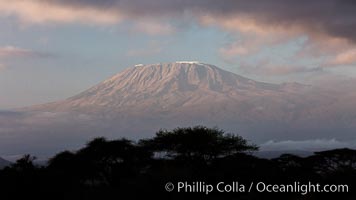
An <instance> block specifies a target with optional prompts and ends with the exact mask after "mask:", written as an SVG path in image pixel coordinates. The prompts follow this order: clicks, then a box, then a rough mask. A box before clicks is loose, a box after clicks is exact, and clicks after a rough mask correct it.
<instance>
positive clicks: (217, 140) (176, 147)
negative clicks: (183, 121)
mask: <svg viewBox="0 0 356 200" xmlns="http://www.w3.org/2000/svg"><path fill="white" fill-rule="evenodd" d="M140 144H141V145H143V146H145V147H147V148H148V149H151V150H152V151H154V152H156V153H157V152H158V153H163V154H166V156H168V157H170V158H174V159H179V158H180V159H188V160H192V159H200V160H206V161H210V160H212V159H215V158H218V157H225V156H229V155H233V154H236V153H240V152H246V151H255V150H257V149H258V147H257V146H255V145H251V144H248V143H247V141H246V140H245V139H243V138H242V137H240V136H238V135H233V134H226V133H225V132H224V131H223V130H219V129H217V128H207V127H203V126H195V127H193V128H190V127H188V128H176V129H174V130H172V131H167V130H160V131H159V132H157V133H156V136H155V137H154V138H152V139H148V140H141V141H140Z"/></svg>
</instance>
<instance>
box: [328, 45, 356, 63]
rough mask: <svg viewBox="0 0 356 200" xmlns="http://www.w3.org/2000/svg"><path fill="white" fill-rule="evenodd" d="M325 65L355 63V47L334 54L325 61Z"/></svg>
mask: <svg viewBox="0 0 356 200" xmlns="http://www.w3.org/2000/svg"><path fill="white" fill-rule="evenodd" d="M325 65H326V66H339V65H356V48H354V49H349V50H346V51H343V52H341V53H339V54H336V56H334V57H333V58H331V59H330V60H328V61H327V62H326V63H325Z"/></svg>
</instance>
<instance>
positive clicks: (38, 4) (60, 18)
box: [0, 0, 120, 24]
mask: <svg viewBox="0 0 356 200" xmlns="http://www.w3.org/2000/svg"><path fill="white" fill-rule="evenodd" d="M88 2H89V1H88ZM0 12H1V15H3V16H4V15H5V16H15V17H17V18H19V19H20V20H21V21H23V22H26V23H35V24H45V23H53V22H60V23H72V22H80V23H84V24H91V23H98V24H99V23H100V24H114V23H117V22H118V21H119V20H120V14H119V13H117V12H116V11H115V12H113V11H110V10H108V9H106V10H104V9H98V8H96V7H93V6H83V7H81V8H76V7H73V6H70V5H67V4H61V3H59V1H58V3H57V1H48V0H26V1H23V0H12V1H5V0H0Z"/></svg>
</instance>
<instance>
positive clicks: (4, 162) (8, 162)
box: [0, 157, 11, 169]
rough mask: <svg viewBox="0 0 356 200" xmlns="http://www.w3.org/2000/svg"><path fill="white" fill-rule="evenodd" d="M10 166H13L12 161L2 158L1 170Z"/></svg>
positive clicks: (0, 162) (0, 159) (0, 161)
mask: <svg viewBox="0 0 356 200" xmlns="http://www.w3.org/2000/svg"><path fill="white" fill-rule="evenodd" d="M9 165H11V162H10V161H7V160H5V159H3V158H1V157H0V169H3V168H4V167H6V166H9Z"/></svg>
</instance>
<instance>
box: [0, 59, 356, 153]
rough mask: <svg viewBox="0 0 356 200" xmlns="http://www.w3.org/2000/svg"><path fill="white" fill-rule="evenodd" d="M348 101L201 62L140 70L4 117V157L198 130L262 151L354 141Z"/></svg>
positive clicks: (0, 147) (0, 138)
mask: <svg viewBox="0 0 356 200" xmlns="http://www.w3.org/2000/svg"><path fill="white" fill-rule="evenodd" d="M342 94H343V93H342V92H340V91H339V90H338V91H337V92H330V91H327V90H319V89H315V88H314V87H311V86H307V85H302V84H298V83H283V84H269V83H263V82H258V81H254V80H251V79H248V78H245V77H242V76H239V75H236V74H233V73H231V72H227V71H225V70H222V69H220V68H218V67H215V66H213V65H209V64H204V63H199V62H175V63H165V64H153V65H136V66H133V67H129V68H127V69H126V70H124V71H122V72H121V73H118V74H117V75H115V76H113V77H111V78H109V79H107V80H105V81H103V82H101V83H99V84H98V85H96V86H94V87H92V88H90V89H88V90H86V91H84V92H82V93H80V94H78V95H76V96H73V97H70V98H68V99H65V100H62V101H57V102H53V103H48V104H43V105H37V106H31V107H28V108H24V109H19V110H17V111H16V112H0V127H1V128H0V151H2V152H3V153H6V154H9V155H10V154H23V153H32V152H34V154H37V153H38V152H42V153H43V152H46V153H48V154H49V155H51V152H57V151H61V150H63V149H71V148H76V147H79V146H80V144H82V143H83V142H85V141H87V140H89V139H90V138H93V137H98V136H104V137H109V138H118V137H128V138H132V139H141V138H145V137H150V136H152V135H153V134H154V133H155V132H156V131H157V130H159V129H161V128H164V129H171V128H176V127H178V126H180V127H182V126H194V125H205V126H209V127H213V126H218V127H219V128H222V129H225V130H227V131H231V132H234V133H238V134H240V135H241V136H243V137H245V138H247V139H249V140H251V141H253V142H256V143H263V142H266V141H270V140H277V141H278V140H306V139H308V140H310V139H320V138H322V139H334V138H335V139H341V140H350V139H352V138H354V136H353V135H354V131H355V130H356V118H355V116H356V115H355V113H356V105H355V103H353V102H355V101H353V99H355V97H354V96H352V95H347V96H345V95H342ZM29 149H30V150H32V152H31V151H29Z"/></svg>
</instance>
